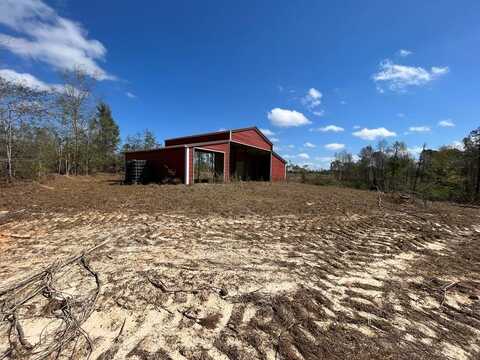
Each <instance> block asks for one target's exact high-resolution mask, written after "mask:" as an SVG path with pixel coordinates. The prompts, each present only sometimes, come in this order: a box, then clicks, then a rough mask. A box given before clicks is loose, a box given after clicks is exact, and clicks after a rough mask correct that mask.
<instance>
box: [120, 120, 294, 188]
mask: <svg viewBox="0 0 480 360" xmlns="http://www.w3.org/2000/svg"><path fill="white" fill-rule="evenodd" d="M125 161H126V164H127V166H126V169H127V170H126V179H127V180H129V179H132V178H135V177H136V178H137V179H138V176H139V170H138V169H139V168H140V172H141V173H142V174H143V181H153V182H176V183H184V184H194V183H201V182H229V181H232V180H242V181H248V180H252V181H283V180H285V179H286V161H285V160H284V159H282V158H281V157H280V155H278V154H277V153H275V152H274V151H273V144H272V143H271V142H270V140H268V138H267V137H266V136H265V135H264V134H263V133H262V132H261V131H260V130H259V129H258V128H257V127H249V128H244V129H235V130H225V131H218V132H212V133H206V134H199V135H191V136H185V137H179V138H174V139H168V140H165V147H163V148H159V149H153V150H143V151H132V152H126V153H125ZM135 164H141V165H138V166H135ZM139 166H140V167H139ZM132 169H133V170H132Z"/></svg>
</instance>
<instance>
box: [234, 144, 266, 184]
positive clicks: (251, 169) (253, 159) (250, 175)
mask: <svg viewBox="0 0 480 360" xmlns="http://www.w3.org/2000/svg"><path fill="white" fill-rule="evenodd" d="M230 177H231V179H232V180H241V181H269V180H270V151H267V150H262V149H258V148H255V147H252V146H246V145H242V144H237V143H233V142H232V143H230Z"/></svg>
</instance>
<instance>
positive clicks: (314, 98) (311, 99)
mask: <svg viewBox="0 0 480 360" xmlns="http://www.w3.org/2000/svg"><path fill="white" fill-rule="evenodd" d="M322 96H323V95H322V93H321V92H320V91H318V90H317V89H315V88H310V89H309V90H308V92H307V95H305V97H304V98H303V99H302V102H303V104H304V105H306V106H307V107H308V108H309V109H314V108H316V107H317V106H319V105H320V104H321V103H322ZM318 116H321V115H318Z"/></svg>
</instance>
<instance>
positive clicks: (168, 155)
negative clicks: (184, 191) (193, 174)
mask: <svg viewBox="0 0 480 360" xmlns="http://www.w3.org/2000/svg"><path fill="white" fill-rule="evenodd" d="M185 151H186V150H185V148H183V147H180V148H171V149H158V150H153V151H135V152H129V153H125V160H147V161H148V166H149V168H150V169H152V171H153V172H154V176H155V178H157V179H162V178H163V177H165V176H166V175H167V167H168V169H169V170H171V171H173V172H174V173H175V177H176V178H178V179H180V181H181V182H184V181H185Z"/></svg>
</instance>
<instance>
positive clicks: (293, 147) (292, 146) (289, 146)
mask: <svg viewBox="0 0 480 360" xmlns="http://www.w3.org/2000/svg"><path fill="white" fill-rule="evenodd" d="M287 147H288V148H289V149H295V145H293V144H289V145H287Z"/></svg>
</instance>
